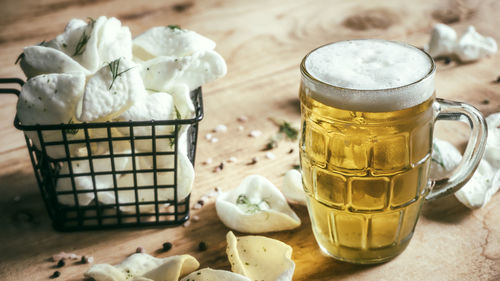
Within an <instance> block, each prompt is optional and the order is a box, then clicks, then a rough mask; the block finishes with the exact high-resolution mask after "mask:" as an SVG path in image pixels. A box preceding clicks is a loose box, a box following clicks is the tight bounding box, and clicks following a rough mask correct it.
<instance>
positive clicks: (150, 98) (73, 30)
mask: <svg viewBox="0 0 500 281" xmlns="http://www.w3.org/2000/svg"><path fill="white" fill-rule="evenodd" d="M214 48H215V43H214V42H213V41H212V40H210V39H208V38H206V37H204V36H202V35H200V34H198V33H196V32H194V31H190V30H187V29H181V28H179V27H178V26H159V27H153V28H151V29H149V30H147V31H146V32H144V33H142V34H140V35H139V36H137V37H136V38H135V39H132V35H131V33H130V30H129V28H128V27H126V26H122V24H121V22H120V21H119V20H118V19H116V18H107V17H104V16H101V17H99V18H97V19H95V20H94V19H89V20H88V21H83V20H81V19H72V20H70V22H69V23H68V24H67V26H66V28H65V29H64V32H63V33H62V34H60V35H58V36H57V37H56V38H55V39H53V40H50V41H48V42H45V41H44V42H42V43H40V44H39V45H36V46H29V47H26V48H24V51H23V53H22V54H21V56H20V57H19V61H20V66H21V68H22V70H23V71H24V73H25V75H26V77H27V79H28V80H27V82H26V83H25V85H24V86H23V88H22V91H21V94H20V97H19V101H18V104H17V116H18V118H19V121H20V122H21V124H23V125H35V124H41V125H45V124H61V123H64V124H74V123H80V122H105V121H148V120H173V119H188V118H193V117H194V115H195V108H194V105H193V102H192V100H191V98H190V92H191V91H193V90H195V89H196V88H198V87H201V86H202V85H203V84H205V83H208V82H211V81H213V80H215V79H217V78H220V77H222V76H224V75H225V74H226V71H227V69H226V63H225V61H224V59H223V58H222V57H221V56H220V55H219V54H218V53H217V52H215V51H214ZM155 130H156V131H155V133H156V134H157V135H160V134H172V133H173V130H174V128H173V126H156V127H155ZM187 130H188V127H187V126H182V129H181V130H180V131H179V132H178V136H179V137H178V140H177V145H178V149H177V150H178V157H177V158H178V163H177V167H178V178H177V185H178V189H177V192H178V194H177V198H178V200H182V199H183V198H185V197H186V196H187V195H188V194H189V193H190V191H191V186H192V183H193V178H194V170H193V167H192V164H191V162H190V161H189V159H188V157H187ZM82 131H83V130H64V131H61V130H45V131H43V133H42V136H43V139H44V141H45V142H48V141H62V140H63V138H64V137H65V138H66V139H67V140H69V141H71V140H81V139H85V137H86V136H85V134H84V132H82ZM26 134H27V136H28V137H29V138H30V139H31V140H32V141H33V143H34V145H35V146H37V147H38V148H39V149H40V140H39V137H38V135H37V132H36V131H31V132H30V131H26ZM88 134H89V137H90V138H106V137H109V135H108V132H107V131H106V130H105V129H90V130H89V131H88ZM129 134H130V128H128V127H121V128H112V129H111V135H112V136H113V137H123V136H129ZM151 134H152V132H151V127H147V126H145V127H137V128H134V135H135V136H151ZM46 148H47V150H46V152H47V155H48V156H49V157H51V158H53V159H60V158H66V157H68V156H70V157H75V156H76V157H85V156H87V155H88V154H89V151H87V147H86V146H85V144H84V143H81V144H80V143H75V144H74V145H70V146H69V154H70V155H67V152H66V150H65V148H64V146H63V145H59V146H57V145H54V146H48V147H46ZM134 151H135V153H140V152H151V151H152V143H151V141H144V142H140V141H136V145H135V148H134ZM156 151H173V147H172V144H170V143H169V142H168V140H167V141H162V142H157V145H156ZM91 153H92V155H106V154H109V153H110V148H109V145H108V144H107V143H106V142H103V144H100V143H92V145H91ZM113 153H114V154H122V153H123V154H126V153H131V147H130V145H129V144H127V143H125V142H124V143H123V144H122V143H120V142H116V143H113ZM173 158H174V157H173V156H171V157H167V156H163V157H162V156H158V157H157V163H156V164H157V165H156V167H157V168H159V169H167V168H172V167H173V166H174V163H173V161H174V160H173ZM100 160H102V161H100ZM113 161H115V163H114V166H115V169H116V170H117V171H120V170H131V169H132V167H133V166H135V167H136V168H137V169H148V168H152V167H153V163H152V157H149V158H148V157H144V158H141V159H138V158H136V163H135V165H133V164H134V163H132V162H133V161H132V159H131V157H118V158H117V157H115V158H114V160H113ZM93 162H94V163H93V166H94V168H93V169H94V172H108V171H109V170H110V166H111V165H110V164H111V163H110V159H106V158H102V159H98V160H93ZM63 163H65V164H63V165H62V167H61V171H62V172H64V171H66V172H68V171H69V170H70V169H69V167H68V164H66V162H63ZM69 165H72V167H71V168H72V169H71V170H73V171H74V173H90V172H91V171H90V169H89V163H88V161H87V160H83V161H71V162H70V164H69ZM157 176H158V177H157V178H158V179H157V180H158V182H157V184H172V183H173V182H174V179H173V175H172V173H164V174H162V173H161V172H160V173H158V175H157ZM74 180H75V187H76V189H77V190H91V189H93V188H94V185H95V188H97V189H105V188H113V187H114V186H115V184H114V180H113V176H112V175H106V174H102V175H98V176H95V183H94V182H93V180H92V177H91V176H79V177H75V179H74ZM134 181H136V182H137V185H138V186H150V185H153V177H152V176H151V175H150V174H147V173H146V174H142V173H141V174H138V175H137V179H132V178H131V175H127V174H123V175H120V176H119V177H118V179H117V187H122V186H123V187H130V186H134ZM57 190H58V191H70V190H72V184H71V183H70V179H69V178H62V179H61V180H59V181H58V183H57ZM101 193H102V195H101ZM172 193H173V192H172V191H171V190H168V191H163V192H159V194H158V200H170V199H173V198H174V194H172ZM99 194H100V196H99V198H98V200H99V201H101V202H103V203H115V202H116V201H115V194H114V192H107V193H106V192H100V193H99ZM118 197H119V201H120V203H130V202H134V201H135V200H136V197H135V194H134V192H133V191H131V190H124V191H120V192H119V195H118ZM58 199H59V200H60V202H61V203H63V204H67V205H75V201H74V198H73V195H71V194H70V195H60V196H59V198H58ZM94 199H95V198H93V195H92V194H91V193H79V194H78V201H79V204H80V205H86V204H89V203H90V202H91V201H92V200H94ZM153 199H154V192H153V190H147V189H144V190H140V191H139V200H141V201H151V200H153ZM141 208H142V210H141V211H144V212H148V211H152V208H151V207H145V206H141ZM123 211H132V210H127V207H123Z"/></svg>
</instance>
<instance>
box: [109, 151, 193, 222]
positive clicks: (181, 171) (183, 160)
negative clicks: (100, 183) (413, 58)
mask: <svg viewBox="0 0 500 281" xmlns="http://www.w3.org/2000/svg"><path fill="white" fill-rule="evenodd" d="M173 162H174V157H173V155H163V156H157V157H156V163H157V168H158V169H173V168H174V163H173ZM136 169H137V170H139V171H140V170H150V169H153V163H152V157H141V158H139V159H137V158H136ZM136 182H137V186H138V187H149V188H146V189H138V191H137V196H138V197H137V200H136V197H135V191H134V190H120V191H119V192H118V201H119V202H120V203H132V202H136V201H138V202H154V201H155V189H154V187H153V186H155V182H154V175H153V172H150V173H140V172H139V173H137V175H136ZM193 182H194V168H193V164H192V163H191V161H190V160H189V158H188V157H187V156H186V155H184V154H182V153H178V154H177V200H179V201H180V200H183V199H184V198H186V197H187V196H188V195H189V194H190V193H191V190H192V186H193ZM156 184H157V185H173V184H174V172H173V171H167V172H158V173H157V176H156ZM118 185H119V187H133V186H134V176H133V174H125V175H123V176H121V177H120V178H119V179H118ZM173 191H174V189H173V187H169V188H157V189H156V194H157V198H158V201H166V200H174V199H175V195H174V192H173ZM160 207H161V204H160ZM120 209H121V210H122V211H125V212H135V206H122V207H120ZM139 209H140V211H141V213H151V212H154V211H155V206H154V204H141V205H140V207H139Z"/></svg>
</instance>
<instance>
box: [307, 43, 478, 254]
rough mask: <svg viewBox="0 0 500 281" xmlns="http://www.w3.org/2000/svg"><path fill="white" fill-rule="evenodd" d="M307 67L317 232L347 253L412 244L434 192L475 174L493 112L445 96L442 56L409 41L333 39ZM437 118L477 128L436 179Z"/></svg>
mask: <svg viewBox="0 0 500 281" xmlns="http://www.w3.org/2000/svg"><path fill="white" fill-rule="evenodd" d="M300 70H301V74H302V79H301V86H300V93H299V96H300V102H301V122H302V125H301V138H300V144H299V145H300V164H301V170H302V181H303V187H304V190H305V192H306V195H307V196H306V198H307V208H308V211H309V215H310V218H311V224H312V229H313V232H314V236H315V238H316V241H317V242H318V244H319V247H320V248H321V249H322V251H323V252H325V253H327V254H328V255H330V256H332V257H334V258H336V259H339V260H342V261H347V262H352V263H361V264H369V263H380V262H384V261H386V260H389V259H391V258H393V257H395V256H397V255H398V254H400V253H401V252H402V251H403V250H404V249H405V248H406V246H407V245H408V243H409V241H410V239H411V237H412V235H413V231H414V229H415V225H416V223H417V220H418V217H419V214H420V209H421V207H422V204H423V203H424V201H425V200H430V199H435V198H439V197H442V196H444V195H447V194H451V193H453V192H455V191H457V190H458V189H459V188H460V187H462V186H463V185H464V184H465V183H466V182H467V181H468V180H469V179H470V177H471V176H472V174H473V172H474V171H475V169H476V168H477V165H478V163H479V161H480V159H481V157H482V155H483V152H484V147H485V141H486V136H487V132H486V124H485V121H484V118H483V116H482V115H481V113H480V112H479V111H478V110H477V109H475V108H474V107H472V106H470V105H468V104H464V103H460V102H453V101H448V100H444V99H438V98H436V97H435V92H434V77H435V70H436V67H435V65H434V61H433V60H432V58H431V57H430V56H429V55H428V54H427V53H425V52H424V51H421V50H420V49H418V48H416V47H413V46H410V45H407V44H403V43H399V42H393V41H385V40H375V39H367V40H350V41H340V42H336V43H331V44H328V45H325V46H322V47H319V48H317V49H315V50H313V51H311V52H310V53H309V54H308V55H306V56H305V57H304V59H303V60H302V63H301V66H300ZM436 120H462V121H467V123H468V124H469V125H470V127H471V136H470V139H469V142H468V144H467V148H466V149H465V153H464V156H463V158H462V160H461V162H460V164H459V165H458V167H457V168H456V170H455V171H454V174H453V175H452V176H450V177H448V178H445V179H441V180H438V181H433V180H432V179H429V178H428V175H429V168H430V163H431V161H432V158H431V154H432V135H433V128H434V122H435V121H436Z"/></svg>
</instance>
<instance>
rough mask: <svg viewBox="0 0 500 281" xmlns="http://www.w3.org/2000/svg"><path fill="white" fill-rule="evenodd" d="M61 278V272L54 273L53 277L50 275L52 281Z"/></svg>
mask: <svg viewBox="0 0 500 281" xmlns="http://www.w3.org/2000/svg"><path fill="white" fill-rule="evenodd" d="M59 276H61V272H59V271H54V273H52V275H50V277H49V278H50V279H56V278H57V277H59Z"/></svg>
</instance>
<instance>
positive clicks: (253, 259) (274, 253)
mask: <svg viewBox="0 0 500 281" xmlns="http://www.w3.org/2000/svg"><path fill="white" fill-rule="evenodd" d="M226 240H227V248H226V254H227V257H228V259H229V263H231V270H232V271H233V272H236V273H239V274H241V275H244V276H246V277H248V278H249V279H251V280H262V281H287V280H292V277H293V272H294V270H295V263H294V262H293V260H292V247H290V246H288V245H287V244H285V243H283V242H281V241H278V240H275V239H271V238H267V237H264V236H240V237H238V238H237V237H236V236H234V234H233V233H232V232H231V231H229V232H228V233H227V235H226Z"/></svg>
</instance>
